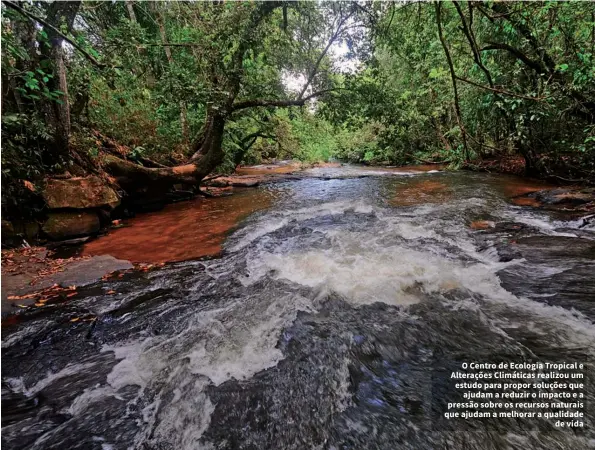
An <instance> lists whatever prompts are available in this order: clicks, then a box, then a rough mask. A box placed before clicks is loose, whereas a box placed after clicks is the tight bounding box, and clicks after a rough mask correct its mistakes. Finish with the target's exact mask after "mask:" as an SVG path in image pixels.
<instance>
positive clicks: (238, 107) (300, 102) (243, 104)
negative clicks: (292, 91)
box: [231, 89, 336, 112]
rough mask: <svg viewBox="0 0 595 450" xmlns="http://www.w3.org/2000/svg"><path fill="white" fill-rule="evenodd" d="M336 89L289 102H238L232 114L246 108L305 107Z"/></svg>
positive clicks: (272, 100)
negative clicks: (308, 102)
mask: <svg viewBox="0 0 595 450" xmlns="http://www.w3.org/2000/svg"><path fill="white" fill-rule="evenodd" d="M335 90H336V89H325V90H322V91H318V92H314V93H313V94H310V95H308V96H307V97H303V98H296V99H287V100H275V99H269V100H264V99H254V100H245V101H243V102H238V103H236V104H234V105H233V106H232V108H231V110H232V112H235V111H239V110H241V109H246V108H255V107H259V106H274V107H277V108H285V107H288V106H304V104H305V103H306V102H307V101H308V100H311V99H313V98H315V97H318V96H320V95H322V94H325V93H327V92H332V91H335Z"/></svg>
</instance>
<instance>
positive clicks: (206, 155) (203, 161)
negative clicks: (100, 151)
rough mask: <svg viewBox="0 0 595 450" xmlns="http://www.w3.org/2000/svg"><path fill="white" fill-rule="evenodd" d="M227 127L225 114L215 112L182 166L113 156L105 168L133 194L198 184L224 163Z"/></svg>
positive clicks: (105, 162) (108, 159)
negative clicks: (140, 162) (150, 164)
mask: <svg viewBox="0 0 595 450" xmlns="http://www.w3.org/2000/svg"><path fill="white" fill-rule="evenodd" d="M224 128H225V118H224V117H223V116H221V115H220V114H215V115H213V116H212V117H211V118H209V120H208V125H207V129H206V131H205V134H204V139H203V140H202V145H201V146H200V148H199V149H198V150H197V151H196V152H195V154H194V155H192V157H191V158H190V161H189V162H188V163H187V164H183V165H181V166H176V167H166V168H161V167H159V168H148V167H143V166H139V165H138V164H135V163H132V162H130V161H126V160H123V159H121V158H118V157H115V156H112V155H109V156H106V157H105V160H104V167H105V169H106V170H107V171H108V172H109V173H111V174H112V175H114V176H115V177H116V179H117V180H118V183H119V184H120V185H121V186H122V188H123V189H124V190H126V191H127V192H128V193H129V194H134V193H135V192H139V191H142V190H146V188H147V187H149V188H154V189H159V190H163V189H168V188H171V187H172V186H173V185H174V184H190V185H195V186H198V185H199V184H200V182H201V181H202V179H203V178H205V177H206V176H207V175H208V174H209V173H211V172H212V171H213V170H214V169H215V168H216V167H217V166H218V165H219V164H221V163H222V162H223V157H224V152H223V148H222V147H221V144H222V143H223V131H224Z"/></svg>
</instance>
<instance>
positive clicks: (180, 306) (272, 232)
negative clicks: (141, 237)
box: [2, 168, 595, 450]
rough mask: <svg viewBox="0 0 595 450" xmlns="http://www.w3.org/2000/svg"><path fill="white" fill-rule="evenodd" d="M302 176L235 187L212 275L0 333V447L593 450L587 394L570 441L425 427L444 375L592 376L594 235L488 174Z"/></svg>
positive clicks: (185, 265) (55, 311)
mask: <svg viewBox="0 0 595 450" xmlns="http://www.w3.org/2000/svg"><path fill="white" fill-rule="evenodd" d="M310 172H311V174H312V175H313V176H316V177H317V178H310V179H302V180H299V181H292V182H286V183H278V184H274V185H268V186H263V187H260V188H258V189H257V190H253V191H252V192H254V193H255V194H251V195H258V196H262V197H268V200H270V207H268V209H266V210H263V211H260V212H256V213H253V214H252V215H250V216H249V217H248V218H247V219H245V220H244V221H243V222H242V223H241V224H240V225H239V226H238V228H237V229H236V230H235V231H234V232H233V233H232V234H231V235H230V236H229V237H228V238H227V240H226V242H225V244H224V246H223V253H222V254H221V255H220V256H219V257H216V258H210V259H203V260H198V261H185V262H177V263H172V264H168V265H166V266H165V267H164V268H162V269H158V270H153V271H149V272H147V273H133V274H127V275H126V276H125V277H123V278H115V279H110V280H106V281H101V282H98V283H96V284H95V285H93V286H90V287H88V288H84V289H81V290H80V292H81V294H80V295H79V297H76V299H75V300H73V301H71V302H69V303H66V304H63V305H60V306H59V307H47V308H39V309H38V310H35V311H32V312H27V313H25V314H23V317H22V320H20V321H19V322H18V323H17V324H15V325H11V326H9V327H7V328H5V329H3V335H2V363H3V364H2V446H3V448H5V449H25V448H26V449H50V448H52V449H54V448H55V449H102V450H109V449H127V448H130V449H147V450H148V449H164V450H166V449H167V450H169V449H172V450H173V449H176V450H178V449H329V450H330V449H337V450H338V449H397V448H399V449H401V448H402V449H523V450H527V449H554V448H557V449H565V448H595V432H594V430H593V425H594V424H593V421H594V418H595V414H594V412H593V410H592V409H591V407H590V405H589V404H590V403H593V401H594V400H595V386H594V384H593V380H592V377H590V376H588V377H587V379H586V380H585V382H586V388H585V392H586V395H587V401H586V404H587V408H586V410H585V411H586V416H585V418H584V419H583V421H584V422H585V426H584V427H583V428H581V429H579V430H564V431H561V430H560V429H557V428H555V427H554V426H553V422H552V421H546V420H535V419H531V420H529V419H522V418H512V419H497V420H496V419H490V420H487V421H486V420H483V421H482V420H481V419H476V420H469V421H467V422H466V423H465V424H461V423H460V422H457V423H455V422H451V421H447V420H444V419H443V417H442V414H443V413H444V412H445V411H446V402H448V401H455V400H453V399H457V398H458V397H457V395H458V394H457V393H456V392H455V389H454V387H453V385H452V382H451V380H450V379H449V375H450V373H451V372H452V371H453V370H458V369H460V367H461V363H463V362H470V361H475V362H481V363H491V362H500V361H514V362H522V361H527V362H539V361H547V362H553V363H560V362H574V361H578V362H581V363H584V364H587V365H588V368H589V370H591V369H592V363H593V357H594V355H595V326H594V325H593V320H594V319H595V230H594V229H593V227H592V226H583V225H584V224H583V223H582V221H580V220H572V219H569V218H567V217H563V216H560V215H554V214H553V213H551V212H546V211H540V210H536V209H532V208H529V207H523V206H515V205H514V204H511V203H510V202H509V201H508V197H509V196H510V194H511V192H509V188H510V183H511V181H510V179H509V178H507V177H503V176H496V175H486V174H473V173H447V172H440V173H415V172H400V171H398V170H394V171H373V170H359V169H357V168H338V169H312V170H311V171H310ZM205 201H207V200H205ZM247 201H249V199H247ZM267 204H269V203H267ZM477 220H482V221H486V223H488V224H489V225H488V228H487V229H480V230H477V229H473V228H471V227H470V226H469V225H470V223H471V222H473V221H477ZM203 231H204V230H203ZM102 239H109V236H107V237H104V238H102ZM112 291H115V294H113V293H112ZM108 293H111V295H108ZM73 317H81V318H86V317H87V318H88V317H90V318H92V320H87V321H85V320H78V321H74V322H73V321H72V318H73Z"/></svg>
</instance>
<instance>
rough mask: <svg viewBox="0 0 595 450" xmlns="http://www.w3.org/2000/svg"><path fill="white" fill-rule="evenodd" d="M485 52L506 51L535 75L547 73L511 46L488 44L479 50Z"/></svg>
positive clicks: (495, 43) (538, 64)
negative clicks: (535, 73)
mask: <svg viewBox="0 0 595 450" xmlns="http://www.w3.org/2000/svg"><path fill="white" fill-rule="evenodd" d="M487 50H506V51H507V52H508V53H510V54H511V55H513V56H515V57H516V58H517V59H520V60H521V61H522V62H523V63H525V65H526V66H527V67H529V68H531V69H533V70H535V71H536V72H537V73H547V70H546V69H545V67H543V65H541V64H540V63H539V62H538V61H534V60H532V59H531V58H529V57H528V56H527V55H525V54H524V53H523V52H521V51H520V50H519V49H517V48H514V47H513V46H512V45H508V44H501V43H498V42H488V45H487V46H485V47H484V48H482V49H481V51H482V52H484V51H487Z"/></svg>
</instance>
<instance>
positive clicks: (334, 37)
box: [298, 12, 353, 98]
mask: <svg viewBox="0 0 595 450" xmlns="http://www.w3.org/2000/svg"><path fill="white" fill-rule="evenodd" d="M352 15H353V12H351V13H349V14H348V15H347V16H345V17H343V18H342V19H341V20H340V21H339V24H338V25H337V30H336V31H335V32H334V33H333V35H332V36H331V38H330V39H329V41H328V43H327V44H326V47H325V48H324V50H323V51H322V53H320V55H318V58H317V59H316V62H315V63H314V67H313V68H312V70H311V71H310V74H309V75H308V79H307V80H306V84H304V86H303V87H302V90H301V91H300V95H299V96H298V98H302V97H303V96H304V94H305V93H306V91H307V90H308V87H309V86H310V84H312V81H314V77H315V76H316V75H317V74H318V67H319V66H320V63H321V62H322V60H323V59H324V57H325V56H326V54H327V53H328V51H329V49H330V48H331V45H333V43H334V42H335V41H336V40H337V38H338V37H339V35H340V34H341V33H343V32H344V31H345V30H344V29H342V27H343V25H344V24H345V22H347V21H348V20H349V18H350V17H351V16H352Z"/></svg>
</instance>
